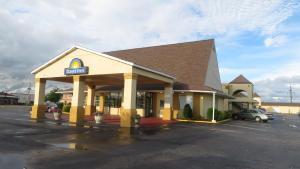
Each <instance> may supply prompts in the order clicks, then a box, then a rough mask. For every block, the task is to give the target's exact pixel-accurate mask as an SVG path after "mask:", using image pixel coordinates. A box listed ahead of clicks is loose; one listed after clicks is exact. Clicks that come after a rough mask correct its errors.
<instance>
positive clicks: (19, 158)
mask: <svg viewBox="0 0 300 169" xmlns="http://www.w3.org/2000/svg"><path fill="white" fill-rule="evenodd" d="M28 109H29V108H28V107H14V106H13V107H7V106H6V107H3V106H2V107H0V115H1V117H0V127H1V130H0V168H1V169H22V168H27V169H66V168H72V169H86V168H88V169H96V168H101V169H106V168H107V169H113V168H120V169H121V168H122V169H125V168H136V169H140V168H143V169H154V168H155V169H156V168H158V169H160V168H161V169H166V168H172V169H177V168H178V169H182V168H189V169H193V168H195V169H201V168H203V169H213V168H222V169H227V168H228V169H229V168H230V169H232V168H238V169H241V168H243V169H271V168H272V169H273V168H276V169H277V168H278V169H284V168H287V169H296V168H300V118H299V117H298V116H295V115H294V116H293V115H278V114H277V115H275V119H274V120H272V121H270V122H268V123H256V122H253V121H230V122H226V123H223V124H217V125H211V124H199V123H197V124H196V123H176V124H172V125H169V126H162V127H159V128H140V129H135V130H127V129H120V128H119V127H118V126H103V127H100V128H75V127H70V126H66V125H57V124H55V123H51V122H41V123H36V122H33V121H31V120H30V119H29V115H28Z"/></svg>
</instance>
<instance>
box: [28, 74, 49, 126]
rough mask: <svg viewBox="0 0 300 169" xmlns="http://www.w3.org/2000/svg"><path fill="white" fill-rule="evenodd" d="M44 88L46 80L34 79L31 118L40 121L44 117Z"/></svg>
mask: <svg viewBox="0 0 300 169" xmlns="http://www.w3.org/2000/svg"><path fill="white" fill-rule="evenodd" d="M45 87H46V80H45V79H41V78H36V79H35V93H34V105H33V106H32V111H31V118H32V119H37V120H38V119H41V118H43V117H44V115H45V111H46V105H45Z"/></svg>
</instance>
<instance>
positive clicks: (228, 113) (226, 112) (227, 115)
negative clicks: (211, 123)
mask: <svg viewBox="0 0 300 169" xmlns="http://www.w3.org/2000/svg"><path fill="white" fill-rule="evenodd" d="M231 118H232V111H225V119H231Z"/></svg>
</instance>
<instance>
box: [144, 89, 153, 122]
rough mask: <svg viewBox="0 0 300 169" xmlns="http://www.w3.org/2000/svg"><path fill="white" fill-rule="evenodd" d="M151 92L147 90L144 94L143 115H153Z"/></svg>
mask: <svg viewBox="0 0 300 169" xmlns="http://www.w3.org/2000/svg"><path fill="white" fill-rule="evenodd" d="M152 96H153V94H152V93H149V92H147V93H146V96H145V117H153V116H154V114H153V97H152Z"/></svg>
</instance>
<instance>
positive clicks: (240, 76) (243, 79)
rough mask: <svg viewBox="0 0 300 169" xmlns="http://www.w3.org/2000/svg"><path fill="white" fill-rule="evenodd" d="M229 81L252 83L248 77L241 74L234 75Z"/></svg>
mask: <svg viewBox="0 0 300 169" xmlns="http://www.w3.org/2000/svg"><path fill="white" fill-rule="evenodd" d="M230 83H234V84H252V82H250V81H249V80H248V79H246V78H245V76H243V75H239V76H238V77H236V78H235V79H234V80H233V81H231V82H230Z"/></svg>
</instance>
